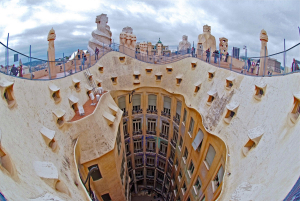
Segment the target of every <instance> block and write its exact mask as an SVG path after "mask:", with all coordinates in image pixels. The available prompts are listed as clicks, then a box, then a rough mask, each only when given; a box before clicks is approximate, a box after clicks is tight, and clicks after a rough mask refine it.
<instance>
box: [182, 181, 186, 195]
mask: <svg viewBox="0 0 300 201" xmlns="http://www.w3.org/2000/svg"><path fill="white" fill-rule="evenodd" d="M181 190H182V194H183V195H184V194H185V192H186V185H185V182H183V185H182V188H181Z"/></svg>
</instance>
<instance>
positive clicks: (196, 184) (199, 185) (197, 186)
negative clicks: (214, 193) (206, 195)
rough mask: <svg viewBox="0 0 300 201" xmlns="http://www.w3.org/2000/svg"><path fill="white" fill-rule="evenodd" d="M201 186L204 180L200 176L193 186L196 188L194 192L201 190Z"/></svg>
mask: <svg viewBox="0 0 300 201" xmlns="http://www.w3.org/2000/svg"><path fill="white" fill-rule="evenodd" d="M201 186H202V182H201V180H200V177H198V178H197V180H196V182H195V184H194V186H193V189H194V192H195V194H196V195H197V194H198V192H199V191H200V189H201Z"/></svg>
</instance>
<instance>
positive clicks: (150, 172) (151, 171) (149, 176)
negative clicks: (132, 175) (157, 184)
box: [147, 169, 154, 178]
mask: <svg viewBox="0 0 300 201" xmlns="http://www.w3.org/2000/svg"><path fill="white" fill-rule="evenodd" d="M147 177H148V178H154V169H147Z"/></svg>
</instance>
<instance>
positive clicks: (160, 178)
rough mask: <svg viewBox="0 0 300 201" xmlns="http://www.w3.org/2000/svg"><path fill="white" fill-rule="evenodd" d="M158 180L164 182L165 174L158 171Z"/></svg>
mask: <svg viewBox="0 0 300 201" xmlns="http://www.w3.org/2000/svg"><path fill="white" fill-rule="evenodd" d="M157 180H159V181H161V182H162V181H163V180H164V174H163V173H161V172H159V171H157Z"/></svg>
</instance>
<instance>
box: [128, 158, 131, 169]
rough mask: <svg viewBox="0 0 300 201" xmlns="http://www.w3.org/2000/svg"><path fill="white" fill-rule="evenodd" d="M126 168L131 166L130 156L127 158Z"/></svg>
mask: <svg viewBox="0 0 300 201" xmlns="http://www.w3.org/2000/svg"><path fill="white" fill-rule="evenodd" d="M127 168H128V169H131V168H132V166H131V159H130V158H128V159H127Z"/></svg>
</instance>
